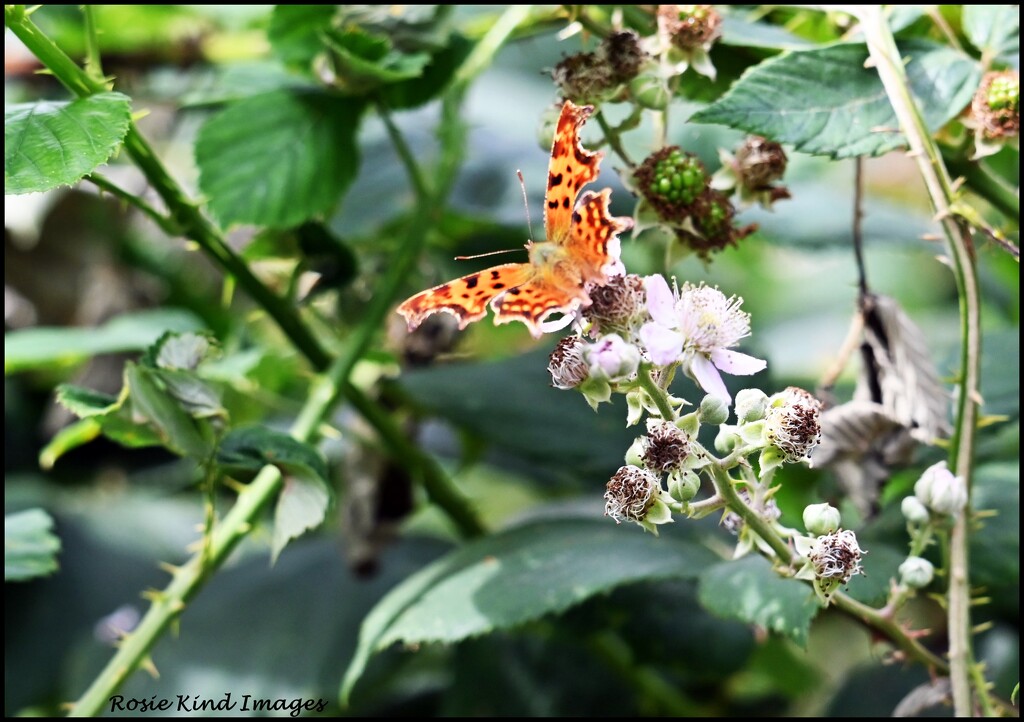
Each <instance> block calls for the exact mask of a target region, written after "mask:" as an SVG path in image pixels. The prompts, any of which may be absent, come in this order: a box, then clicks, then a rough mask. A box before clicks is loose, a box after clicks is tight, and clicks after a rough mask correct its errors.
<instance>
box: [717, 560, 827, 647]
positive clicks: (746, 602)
mask: <svg viewBox="0 0 1024 722" xmlns="http://www.w3.org/2000/svg"><path fill="white" fill-rule="evenodd" d="M700 602H701V604H703V605H704V607H705V608H706V609H707V610H708V611H711V612H714V613H715V614H717V615H718V616H720V617H724V618H725V619H738V620H740V621H742V622H747V623H749V624H757V625H759V626H762V627H764V628H766V629H768V630H770V631H773V632H777V633H779V634H784V635H786V636H787V637H789V638H790V639H792V640H793V641H794V642H796V643H797V644H800V645H803V646H806V645H807V633H808V630H809V629H810V626H811V620H812V619H814V615H816V614H817V613H818V610H819V609H820V607H819V606H818V601H817V599H816V598H815V596H814V592H813V590H811V588H810V587H809V586H808V585H807V584H805V583H803V582H800V581H797V580H794V579H783V578H782V577H780V576H779V575H778V574H776V573H775V572H774V571H772V568H771V565H770V564H769V563H768V562H767V561H766V560H764V559H763V558H761V557H757V556H748V557H745V558H743V559H740V560H739V561H731V562H722V563H720V564H716V565H715V566H713V567H711V568H709V569H707V570H705V571H704V572H703V573H702V574H701V575H700Z"/></svg>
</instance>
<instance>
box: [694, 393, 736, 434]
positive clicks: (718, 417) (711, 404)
mask: <svg viewBox="0 0 1024 722" xmlns="http://www.w3.org/2000/svg"><path fill="white" fill-rule="evenodd" d="M698 413H699V414H700V421H701V423H703V424H711V425H712V426H720V425H722V424H724V423H725V422H726V421H727V420H728V419H729V404H728V403H727V402H726V400H725V399H723V398H721V397H719V396H714V395H712V394H708V395H707V396H705V397H704V398H703V399H701V401H700V408H699V412H698Z"/></svg>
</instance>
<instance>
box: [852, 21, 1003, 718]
mask: <svg viewBox="0 0 1024 722" xmlns="http://www.w3.org/2000/svg"><path fill="white" fill-rule="evenodd" d="M853 12H855V13H856V14H858V15H859V18H860V20H861V25H862V27H863V30H864V38H865V40H866V41H867V45H868V51H869V53H870V56H871V59H872V61H873V64H874V66H875V68H876V69H877V71H878V74H879V77H880V78H881V80H882V84H883V86H884V87H885V90H886V94H887V95H888V96H889V101H890V103H891V104H892V106H893V110H894V111H895V113H896V117H897V119H898V120H899V125H900V130H901V131H902V132H903V133H904V135H905V136H906V138H907V141H908V143H909V145H910V151H911V155H913V156H914V157H915V159H916V161H917V164H918V169H919V171H920V172H921V176H922V178H923V179H924V182H925V187H926V188H927V189H928V195H929V197H930V199H931V201H932V205H933V207H934V209H935V211H936V213H937V215H938V217H939V218H940V219H941V220H942V227H943V230H944V231H945V235H946V241H947V243H946V245H947V251H948V254H949V260H950V262H951V263H950V265H951V268H952V269H953V274H954V277H955V279H956V284H957V291H958V295H959V299H960V321H961V355H960V366H961V368H960V379H959V384H958V393H957V413H956V424H955V428H954V432H953V438H952V439H951V442H950V464H949V465H950V467H951V468H952V469H953V470H954V473H955V474H956V475H957V476H960V477H961V478H963V479H964V481H965V483H966V484H967V487H968V489H970V487H971V472H972V465H973V458H974V446H975V434H976V430H977V419H978V406H979V399H980V395H979V392H978V385H979V376H980V356H981V324H980V295H979V290H978V281H977V276H976V271H975V268H974V258H973V252H972V247H971V240H970V235H969V233H968V230H967V228H966V227H965V224H964V223H963V222H962V221H959V220H958V219H956V218H955V217H954V216H953V214H952V209H951V207H952V206H953V204H954V203H955V202H956V196H955V192H954V189H953V184H952V181H951V179H950V176H949V173H948V172H947V170H946V167H945V165H944V164H943V161H942V156H941V154H940V152H939V149H938V148H937V146H936V144H935V142H934V141H933V140H932V138H931V135H930V133H929V132H928V129H927V127H926V126H925V124H924V121H923V120H922V118H921V114H920V112H919V110H918V108H917V105H916V103H915V101H914V99H913V96H912V95H911V93H910V89H909V85H908V82H907V78H906V73H905V70H904V66H903V62H902V59H901V57H900V55H899V51H898V49H897V48H896V42H895V40H894V39H893V36H892V31H891V30H890V29H889V26H888V25H887V24H886V22H885V20H884V18H883V16H882V12H881V8H880V6H874V5H863V6H858V7H857V8H855V9H854V10H853ZM969 518H970V509H969V508H967V509H965V510H964V511H963V512H962V513H961V514H960V515H959V516H958V517H957V519H956V521H955V523H954V526H953V532H952V535H951V539H950V546H951V548H950V567H949V589H948V592H947V598H948V606H947V613H948V619H949V660H950V683H951V688H952V695H953V708H954V713H955V714H956V715H957V716H960V717H966V716H970V715H971V714H972V713H973V711H974V708H973V704H972V701H971V687H972V681H975V683H974V685H973V686H974V691H975V693H976V695H977V701H978V703H979V705H980V707H981V709H982V712H983V713H984V714H986V715H989V714H992V713H993V708H992V701H991V699H990V697H989V692H988V688H987V684H977V682H976V679H977V675H976V674H974V673H973V671H972V668H974V667H976V664H975V662H974V659H973V656H974V655H973V652H972V649H971V616H970V589H969V578H968V565H967V544H968V520H969Z"/></svg>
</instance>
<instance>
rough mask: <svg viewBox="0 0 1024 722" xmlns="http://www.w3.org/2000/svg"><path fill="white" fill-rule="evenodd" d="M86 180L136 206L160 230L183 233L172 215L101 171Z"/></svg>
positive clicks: (168, 233) (172, 233) (88, 176)
mask: <svg viewBox="0 0 1024 722" xmlns="http://www.w3.org/2000/svg"><path fill="white" fill-rule="evenodd" d="M84 180H87V181H89V182H90V183H92V184H93V185H94V186H96V187H97V188H99V189H100V190H103V191H106V192H107V193H109V194H110V195H112V196H114V197H115V198H118V199H120V200H122V201H124V202H125V203H127V204H129V205H131V206H134V207H135V209H136V210H137V211H139V212H140V213H142V215H144V216H146V217H147V218H149V219H150V220H151V221H153V223H155V224H156V225H157V226H158V227H159V228H160V230H162V231H163V232H164V233H166V234H167V235H169V236H176V235H178V234H180V233H181V229H180V228H178V226H177V225H176V224H175V223H174V220H173V219H172V218H171V217H170V216H165V215H164V214H163V213H161V212H160V211H158V210H157V209H156V208H154V207H153V206H151V205H150V204H149V203H147V202H146V201H144V200H143V199H142V198H140V197H139V196H137V195H135V194H134V193H130V192H128V191H126V190H125V189H124V188H122V187H120V186H119V185H117V184H115V183H114V182H113V181H111V180H110V179H109V178H107V177H106V176H103V175H101V174H99V173H90V174H89V175H87V176H85V178H84Z"/></svg>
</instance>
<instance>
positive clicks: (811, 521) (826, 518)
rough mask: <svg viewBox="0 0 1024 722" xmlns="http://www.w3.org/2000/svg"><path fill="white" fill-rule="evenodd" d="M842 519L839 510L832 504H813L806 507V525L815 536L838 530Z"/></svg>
mask: <svg viewBox="0 0 1024 722" xmlns="http://www.w3.org/2000/svg"><path fill="white" fill-rule="evenodd" d="M841 521H842V520H841V519H840V516H839V510H838V509H836V508H835V507H834V506H832V505H831V504H811V505H810V506H808V507H807V508H805V509H804V526H805V527H807V531H809V532H810V533H811V534H814V536H821V535H822V534H831V533H832V532H834V531H837V530H838V529H839V524H840V522H841Z"/></svg>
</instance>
